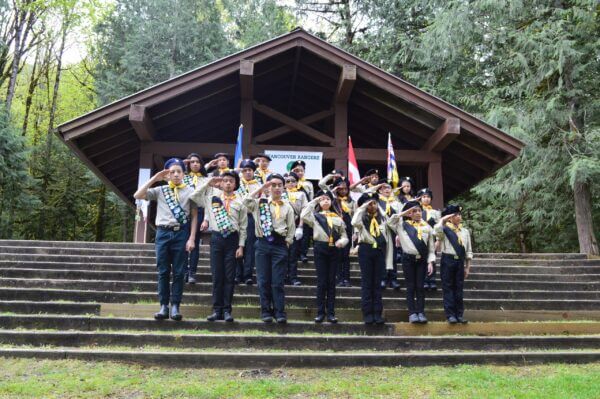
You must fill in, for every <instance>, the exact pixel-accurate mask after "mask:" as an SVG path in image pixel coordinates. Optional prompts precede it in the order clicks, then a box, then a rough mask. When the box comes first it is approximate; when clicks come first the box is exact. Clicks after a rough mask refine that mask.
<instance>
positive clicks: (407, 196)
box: [402, 193, 413, 202]
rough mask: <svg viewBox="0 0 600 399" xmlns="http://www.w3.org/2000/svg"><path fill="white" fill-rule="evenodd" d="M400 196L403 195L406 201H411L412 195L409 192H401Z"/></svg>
mask: <svg viewBox="0 0 600 399" xmlns="http://www.w3.org/2000/svg"><path fill="white" fill-rule="evenodd" d="M402 196H403V197H404V199H406V201H407V202H408V201H412V199H413V197H412V196H411V195H410V194H404V193H402Z"/></svg>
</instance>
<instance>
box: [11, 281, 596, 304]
mask: <svg viewBox="0 0 600 399" xmlns="http://www.w3.org/2000/svg"><path fill="white" fill-rule="evenodd" d="M0 300H12V301H14V300H29V301H57V300H63V301H74V302H108V303H138V302H154V301H156V300H157V295H156V294H155V293H153V292H110V291H94V290H74V289H41V288H7V287H0ZM184 301H185V303H189V304H199V305H210V304H212V296H211V295H210V294H208V293H190V292H185V293H184ZM233 303H234V305H235V306H240V305H251V306H258V296H257V295H256V294H252V295H245V294H236V295H234V298H233ZM360 303H361V300H360V297H342V296H338V297H337V298H336V308H338V309H360ZM286 305H287V306H288V307H289V306H291V307H300V308H309V307H313V306H314V305H315V298H314V297H306V296H293V295H286ZM383 306H384V307H386V308H395V309H404V308H406V300H405V299H403V298H401V297H400V295H399V297H397V298H384V300H383ZM428 306H429V307H439V308H441V299H433V298H432V299H429V301H428ZM465 307H466V308H469V309H521V310H534V309H537V310H596V309H600V300H597V299H520V298H519V299H515V298H497V297H495V298H493V299H489V298H487V299H479V298H469V297H467V298H465Z"/></svg>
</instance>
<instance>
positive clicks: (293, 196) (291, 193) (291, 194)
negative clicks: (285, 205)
mask: <svg viewBox="0 0 600 399" xmlns="http://www.w3.org/2000/svg"><path fill="white" fill-rule="evenodd" d="M286 191H287V193H288V200H290V202H291V203H292V204H295V203H296V200H297V199H298V197H297V196H296V194H295V193H297V192H298V187H294V188H288V189H286Z"/></svg>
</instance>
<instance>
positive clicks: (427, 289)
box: [423, 282, 431, 291]
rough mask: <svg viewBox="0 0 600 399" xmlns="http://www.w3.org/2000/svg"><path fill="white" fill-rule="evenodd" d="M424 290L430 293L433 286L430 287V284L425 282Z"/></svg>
mask: <svg viewBox="0 0 600 399" xmlns="http://www.w3.org/2000/svg"><path fill="white" fill-rule="evenodd" d="M423 289H424V290H425V291H429V290H430V289H431V286H430V285H429V283H427V282H425V283H423Z"/></svg>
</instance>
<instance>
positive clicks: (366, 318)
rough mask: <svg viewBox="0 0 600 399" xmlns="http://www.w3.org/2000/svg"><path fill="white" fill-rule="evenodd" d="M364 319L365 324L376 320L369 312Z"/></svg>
mask: <svg viewBox="0 0 600 399" xmlns="http://www.w3.org/2000/svg"><path fill="white" fill-rule="evenodd" d="M363 321H364V322H365V324H373V323H374V322H375V319H374V318H373V315H372V314H369V315H366V316H364V317H363Z"/></svg>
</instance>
